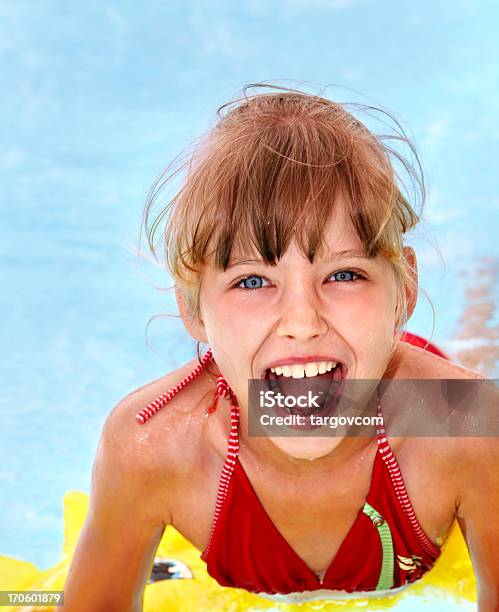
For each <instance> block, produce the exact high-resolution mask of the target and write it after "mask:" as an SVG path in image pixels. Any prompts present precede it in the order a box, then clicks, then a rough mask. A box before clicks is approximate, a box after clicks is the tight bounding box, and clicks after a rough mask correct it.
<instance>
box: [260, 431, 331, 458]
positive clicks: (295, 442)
mask: <svg viewBox="0 0 499 612" xmlns="http://www.w3.org/2000/svg"><path fill="white" fill-rule="evenodd" d="M270 440H271V441H272V443H273V444H274V445H275V446H277V448H279V450H281V451H282V452H283V453H285V454H286V455H288V456H289V457H293V459H307V460H308V461H313V460H314V459H320V458H321V457H325V456H326V455H329V453H331V452H332V451H333V450H334V449H335V448H337V447H338V446H339V444H340V443H341V441H342V440H343V438H342V437H337V436H330V437H327V438H319V437H284V436H280V437H279V438H270Z"/></svg>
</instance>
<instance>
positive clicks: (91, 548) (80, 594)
mask: <svg viewBox="0 0 499 612" xmlns="http://www.w3.org/2000/svg"><path fill="white" fill-rule="evenodd" d="M125 404H126V402H125ZM129 405H130V402H128V406H129ZM123 412H124V414H123ZM120 413H121V414H120ZM125 416H126V420H127V422H128V417H129V416H130V410H129V409H128V410H125V411H121V410H120V405H118V406H117V408H115V410H113V412H112V413H111V414H110V415H109V417H108V419H107V421H106V423H105V425H104V428H103V432H102V435H101V439H100V443H99V447H98V450H97V454H96V458H95V462H94V467H93V472H92V486H91V493H90V505H89V510H88V514H87V517H86V520H85V523H84V527H83V529H82V532H81V534H80V537H79V540H78V544H77V547H76V551H75V554H74V557H73V561H72V564H71V567H70V571H69V574H68V577H67V580H66V584H65V587H64V601H65V604H64V607H63V608H62V610H64V611H65V612H80V611H81V612H88V610H92V612H139V611H140V610H142V595H143V591H144V588H145V584H146V581H147V578H148V575H149V572H150V570H151V566H152V563H153V560H154V554H155V551H156V548H157V546H158V544H159V541H160V539H161V535H162V533H163V531H164V528H165V522H164V520H163V518H164V516H168V509H167V508H166V509H165V508H164V506H163V511H164V512H163V514H162V517H161V516H160V514H159V512H158V510H157V507H158V504H157V503H155V501H154V494H155V493H154V492H155V489H157V484H158V482H157V480H156V479H155V476H154V474H152V473H151V470H152V468H150V467H149V466H148V464H147V457H144V448H143V447H141V445H140V444H137V443H136V439H137V437H136V432H135V430H134V429H133V427H135V424H133V426H128V425H125V426H124V425H123V423H124V417H125ZM155 485H156V486H155Z"/></svg>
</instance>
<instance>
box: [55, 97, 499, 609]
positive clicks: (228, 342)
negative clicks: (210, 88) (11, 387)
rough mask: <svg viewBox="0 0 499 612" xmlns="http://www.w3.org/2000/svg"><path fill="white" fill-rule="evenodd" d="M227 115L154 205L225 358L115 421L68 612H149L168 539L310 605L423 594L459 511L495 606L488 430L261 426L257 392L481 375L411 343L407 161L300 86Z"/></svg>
mask: <svg viewBox="0 0 499 612" xmlns="http://www.w3.org/2000/svg"><path fill="white" fill-rule="evenodd" d="M218 115H219V121H218V123H217V124H216V126H215V127H214V128H213V130H212V131H211V132H210V133H209V134H208V135H207V137H206V138H205V139H204V140H202V141H201V143H200V145H199V146H198V147H197V148H196V150H195V151H194V153H193V155H192V156H191V158H190V159H189V160H187V162H186V164H185V166H184V167H185V168H186V169H187V173H186V176H185V180H184V183H183V185H182V187H181V189H180V190H179V191H178V193H177V194H176V195H175V197H174V198H173V199H172V200H171V201H170V202H169V204H168V205H167V207H166V208H165V209H164V210H162V211H161V212H160V213H159V214H158V216H157V218H156V219H155V220H154V221H153V222H151V219H150V215H151V211H152V204H153V202H154V200H155V196H156V195H157V194H156V193H153V197H152V198H151V199H150V201H149V203H148V205H147V207H146V211H145V225H146V228H147V229H148V231H149V234H148V236H149V244H150V246H151V247H152V250H153V252H155V251H154V233H155V231H156V229H157V226H158V224H159V223H160V222H161V220H162V219H163V218H165V217H167V225H166V228H165V232H164V237H165V247H166V249H165V261H166V263H167V266H168V269H169V271H170V273H171V275H172V276H173V278H174V279H175V289H176V297H177V303H178V307H179V311H180V314H181V316H182V320H183V322H184V324H185V326H186V328H187V330H188V331H189V333H190V335H191V336H192V337H193V338H194V339H195V340H197V341H198V343H206V344H208V345H209V348H208V349H207V351H206V352H205V354H204V356H203V357H201V355H200V353H199V345H198V357H197V359H193V360H192V361H190V362H189V363H187V364H185V365H184V366H182V367H180V368H179V369H178V370H176V371H174V372H171V373H169V374H167V375H165V376H164V377H162V378H161V379H159V380H156V381H153V382H151V383H149V384H147V385H145V386H143V387H141V388H140V389H138V390H136V391H134V392H133V393H131V394H130V395H128V396H127V397H125V398H124V399H123V400H122V401H121V402H120V403H119V404H118V405H117V406H116V407H115V408H114V410H113V411H112V412H111V414H110V415H109V416H108V418H107V420H106V423H105V426H104V429H103V432H102V437H101V441H100V445H99V449H98V452H97V456H96V459H95V464H94V470H93V478H92V490H91V497H90V509H89V512H88V516H87V518H86V522H85V526H84V529H83V531H82V534H81V536H80V540H79V543H78V546H77V549H76V552H75V556H74V559H73V563H72V566H71V570H70V573H69V576H68V579H67V582H66V586H65V607H64V609H65V610H67V611H69V612H76V611H78V610H85V611H88V610H92V611H93V612H99V611H103V612H104V611H105V612H111V611H113V610H116V611H117V612H118V611H119V612H124V611H125V610H134V611H136V610H141V598H142V593H143V589H144V586H145V584H146V581H147V578H148V575H149V573H150V570H151V565H152V563H153V559H154V555H155V550H156V547H157V545H158V543H159V541H160V538H161V536H162V533H163V530H164V529H165V526H166V525H174V526H175V528H176V529H177V530H178V531H179V532H180V533H181V534H183V535H184V536H185V537H186V538H187V539H188V540H189V541H190V542H192V543H193V544H194V545H195V546H196V547H197V548H198V549H199V551H200V552H201V554H202V558H203V559H204V560H205V561H206V563H207V569H208V572H209V573H210V574H211V575H212V576H213V577H214V578H215V579H216V580H217V581H218V582H219V583H220V584H221V585H222V586H225V587H240V588H244V589H247V590H248V591H252V592H255V593H260V594H261V595H262V596H264V597H276V598H279V597H283V596H286V597H287V598H288V599H289V600H290V601H306V600H311V599H328V598H332V599H334V598H345V597H348V596H351V595H352V594H359V593H364V594H366V593H368V594H369V595H372V596H375V595H376V594H378V595H379V594H386V593H392V592H396V591H398V590H400V589H403V588H405V587H407V585H408V584H409V583H411V582H413V581H415V580H417V579H419V578H420V577H421V576H422V575H423V574H424V573H426V572H427V571H428V570H429V569H430V568H431V567H432V566H433V564H434V563H435V561H436V559H437V558H438V556H439V553H440V548H441V546H442V544H443V542H444V541H445V539H446V536H447V534H448V532H449V529H450V527H451V525H452V524H453V521H454V520H455V519H457V520H458V521H459V524H460V526H461V528H462V530H463V533H464V535H465V537H466V540H467V543H468V546H469V549H470V552H471V556H472V560H473V564H474V569H475V573H476V576H477V579H478V595H479V606H480V610H481V611H482V612H483V611H489V610H497V609H499V556H498V555H497V550H498V547H499V520H498V518H497V517H498V516H499V467H498V466H499V451H498V448H497V447H498V445H497V443H496V442H494V439H493V438H490V439H488V440H487V439H485V441H483V440H482V441H481V443H480V444H476V440H474V439H473V438H439V439H437V438H431V437H387V436H386V435H385V434H386V432H385V430H384V428H383V426H382V425H378V427H377V429H376V431H374V432H373V434H372V435H371V436H365V435H364V436H355V435H353V436H324V435H323V436H314V435H303V432H300V433H301V435H298V434H297V432H296V431H295V430H292V429H289V430H288V435H283V436H275V435H269V436H260V437H255V436H251V435H249V432H248V421H249V419H250V418H251V411H252V409H253V408H252V405H251V403H250V402H249V397H248V381H249V380H256V381H262V380H263V381H265V380H267V379H269V378H272V379H273V380H274V381H277V384H278V385H279V386H280V387H281V388H284V387H285V386H286V384H288V383H289V379H290V378H305V379H307V378H310V379H311V380H312V379H314V380H315V379H317V380H319V378H320V377H323V378H327V379H328V380H330V379H331V378H336V379H337V380H339V381H345V380H355V379H365V380H370V381H381V380H387V379H480V378H481V376H480V375H479V374H478V373H477V372H474V371H471V370H467V369H465V368H463V367H460V366H459V365H457V364H454V363H452V362H451V361H449V360H447V359H445V358H444V356H443V355H442V354H439V351H438V349H436V348H435V347H432V346H431V345H429V343H425V342H423V343H421V339H418V338H417V337H414V336H411V335H409V334H404V331H403V326H404V325H405V323H406V322H407V321H408V319H409V318H410V316H411V314H412V312H413V310H414V307H415V304H416V298H417V266H416V256H415V253H414V251H413V249H412V248H410V247H408V246H404V244H403V237H404V234H405V233H406V232H408V231H409V230H411V229H412V228H414V226H415V225H416V223H417V221H418V219H419V216H418V214H417V213H416V212H415V211H414V209H413V207H412V206H411V204H410V203H409V202H408V201H407V200H406V199H405V198H404V197H403V195H402V193H401V191H400V188H399V186H398V182H399V179H398V176H397V175H396V173H395V171H394V168H393V166H392V163H391V157H392V156H393V154H395V153H394V151H393V150H391V149H390V148H389V147H388V146H387V145H386V144H384V142H383V139H382V138H380V137H378V136H376V135H374V134H372V133H371V132H370V131H368V130H367V128H366V127H365V126H364V125H363V124H362V123H360V122H359V121H357V120H356V119H355V118H354V117H353V116H352V115H351V114H349V113H348V112H347V111H346V109H345V107H344V106H342V105H340V104H337V103H334V102H332V101H330V100H328V99H326V98H322V97H319V96H315V95H309V94H305V93H302V92H299V91H295V90H288V89H284V88H275V91H271V92H270V93H268V92H265V93H256V94H254V95H252V96H247V95H246V92H245V95H244V96H243V97H242V98H241V99H239V100H236V101H235V102H233V103H231V104H228V105H225V106H223V107H222V108H221V109H219V112H218ZM399 138H400V139H401V140H404V141H405V142H407V141H406V140H405V138H404V137H403V136H400V137H399ZM409 144H410V143H409ZM399 160H401V161H404V160H403V159H402V158H400V157H399ZM406 168H408V169H409V170H411V168H410V166H409V165H408V164H407V163H406ZM411 171H412V172H413V177H414V178H415V179H416V181H417V184H418V185H419V186H420V188H421V192H422V193H423V190H424V187H423V182H422V179H421V178H420V176H419V175H418V174H417V172H415V171H414V170H411ZM174 176H175V172H173V173H172V174H171V175H170V177H169V178H173V177H174ZM417 344H420V345H421V344H422V347H421V346H419V347H418V346H416V345H417ZM286 379H288V383H287V382H286ZM378 398H379V396H378ZM163 407H164V409H161V408H163ZM398 409H399V411H400V413H401V414H402V413H403V411H409V410H410V409H411V406H410V405H407V402H406V403H404V398H403V397H400V406H399V408H398ZM377 410H378V415H381V416H382V410H383V406H382V405H381V402H380V401H378V403H377ZM290 434H292V435H290ZM484 466H487V468H488V469H486V470H484Z"/></svg>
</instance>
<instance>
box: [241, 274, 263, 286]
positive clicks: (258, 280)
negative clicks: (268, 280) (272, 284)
mask: <svg viewBox="0 0 499 612" xmlns="http://www.w3.org/2000/svg"><path fill="white" fill-rule="evenodd" d="M241 283H244V286H243V287H240V285H241ZM262 286H263V276H258V275H256V274H250V275H249V276H245V277H244V278H241V280H238V281H237V283H235V285H234V287H239V288H240V289H261V287H262Z"/></svg>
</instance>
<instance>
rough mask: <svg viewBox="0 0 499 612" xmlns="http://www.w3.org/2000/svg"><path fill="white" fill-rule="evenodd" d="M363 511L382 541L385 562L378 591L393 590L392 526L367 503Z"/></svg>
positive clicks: (377, 586)
mask: <svg viewBox="0 0 499 612" xmlns="http://www.w3.org/2000/svg"><path fill="white" fill-rule="evenodd" d="M362 511H363V512H364V514H367V516H368V517H369V518H370V519H371V520H372V521H373V525H374V526H375V527H376V529H377V530H378V534H379V537H380V540H381V548H382V551H383V560H382V562H381V571H380V573H379V579H378V584H377V585H376V590H377V591H381V590H385V589H391V588H392V587H393V566H394V553H393V540H392V532H391V531H390V526H389V525H388V523H387V522H386V521H385V519H384V518H383V517H382V516H381V514H380V513H379V512H378V511H377V510H376V509H375V508H373V507H372V506H371V505H370V504H368V503H367V502H366V503H365V504H364V507H363V508H362ZM376 523H379V524H376Z"/></svg>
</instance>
